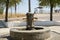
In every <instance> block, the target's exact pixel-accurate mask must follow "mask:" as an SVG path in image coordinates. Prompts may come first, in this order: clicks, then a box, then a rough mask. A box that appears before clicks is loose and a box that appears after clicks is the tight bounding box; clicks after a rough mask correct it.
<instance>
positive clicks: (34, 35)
mask: <svg viewBox="0 0 60 40" xmlns="http://www.w3.org/2000/svg"><path fill="white" fill-rule="evenodd" d="M18 29H19V28H16V29H15V28H14V29H11V30H10V36H11V38H12V39H14V40H45V39H47V38H49V37H50V30H49V29H48V28H44V29H40V30H18ZM22 29H23V28H22Z"/></svg>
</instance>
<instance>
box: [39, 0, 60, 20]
mask: <svg viewBox="0 0 60 40" xmlns="http://www.w3.org/2000/svg"><path fill="white" fill-rule="evenodd" d="M39 5H41V6H50V21H53V7H55V6H57V5H58V6H59V5H60V0H39Z"/></svg>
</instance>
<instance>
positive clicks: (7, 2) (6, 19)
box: [5, 0, 9, 22]
mask: <svg viewBox="0 0 60 40" xmlns="http://www.w3.org/2000/svg"><path fill="white" fill-rule="evenodd" d="M8 5H9V0H7V1H6V14H5V22H8Z"/></svg>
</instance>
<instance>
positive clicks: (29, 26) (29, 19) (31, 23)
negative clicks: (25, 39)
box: [26, 12, 34, 30]
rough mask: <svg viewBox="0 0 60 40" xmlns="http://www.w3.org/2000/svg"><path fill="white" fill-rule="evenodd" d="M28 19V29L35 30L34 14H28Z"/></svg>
mask: <svg viewBox="0 0 60 40" xmlns="http://www.w3.org/2000/svg"><path fill="white" fill-rule="evenodd" d="M26 17H27V29H29V30H31V29H32V28H33V17H34V14H32V13H30V12H29V13H27V14H26Z"/></svg>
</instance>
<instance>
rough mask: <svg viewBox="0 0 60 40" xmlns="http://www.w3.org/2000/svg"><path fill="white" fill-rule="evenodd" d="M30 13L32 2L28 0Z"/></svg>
mask: <svg viewBox="0 0 60 40" xmlns="http://www.w3.org/2000/svg"><path fill="white" fill-rule="evenodd" d="M28 10H29V11H28V12H31V0H28Z"/></svg>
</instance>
